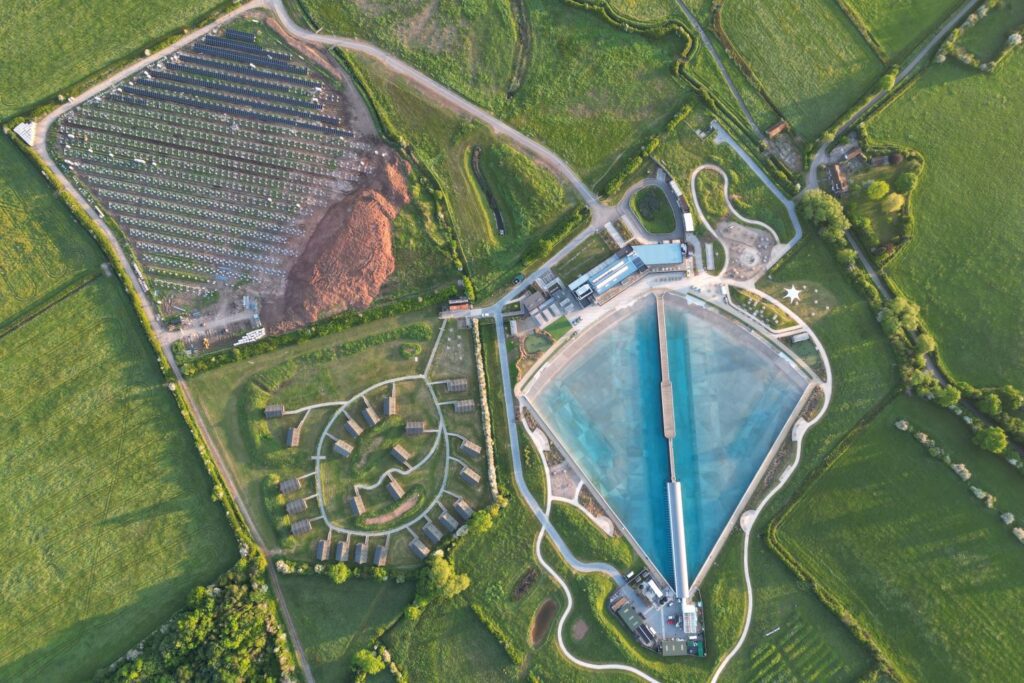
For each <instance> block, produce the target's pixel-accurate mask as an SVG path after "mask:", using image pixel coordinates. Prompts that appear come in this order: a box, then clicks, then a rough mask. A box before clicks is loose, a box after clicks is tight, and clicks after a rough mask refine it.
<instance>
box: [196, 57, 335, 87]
mask: <svg viewBox="0 0 1024 683" xmlns="http://www.w3.org/2000/svg"><path fill="white" fill-rule="evenodd" d="M181 59H182V60H184V61H186V62H188V63H190V64H199V65H200V66H208V67H212V68H215V69H224V70H226V71H236V72H238V73H242V74H250V75H253V76H259V77H260V78H270V79H274V80H277V81H281V82H284V83H294V84H295V85H305V86H308V87H310V88H314V87H316V86H318V85H320V84H319V83H317V82H316V81H311V80H309V79H308V78H298V77H296V76H289V75H288V74H279V73H272V72H269V71H263V70H262V69H257V68H256V67H253V66H246V65H242V64H225V63H224V62H218V61H215V60H213V59H205V58H203V57H197V56H195V55H186V54H183V55H181Z"/></svg>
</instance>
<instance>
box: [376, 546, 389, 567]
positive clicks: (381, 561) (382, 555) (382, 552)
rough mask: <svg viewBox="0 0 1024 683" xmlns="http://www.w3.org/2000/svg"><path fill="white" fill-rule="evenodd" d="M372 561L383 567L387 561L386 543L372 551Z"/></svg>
mask: <svg viewBox="0 0 1024 683" xmlns="http://www.w3.org/2000/svg"><path fill="white" fill-rule="evenodd" d="M373 563H374V564H375V565H377V566H378V567H383V566H384V565H386V564H387V563H388V547H387V546H386V545H379V546H377V549H376V550H374V551H373Z"/></svg>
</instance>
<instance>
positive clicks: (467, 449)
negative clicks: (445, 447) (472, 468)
mask: <svg viewBox="0 0 1024 683" xmlns="http://www.w3.org/2000/svg"><path fill="white" fill-rule="evenodd" d="M459 451H460V452H462V453H465V454H466V455H469V456H472V457H474V458H479V457H480V453H481V452H482V449H481V448H480V445H479V444H476V443H473V442H472V441H470V440H469V439H463V440H462V444H461V445H459Z"/></svg>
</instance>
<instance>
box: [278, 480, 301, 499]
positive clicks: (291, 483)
mask: <svg viewBox="0 0 1024 683" xmlns="http://www.w3.org/2000/svg"><path fill="white" fill-rule="evenodd" d="M301 488H302V482H301V481H300V480H298V479H285V480H284V481H282V482H281V483H280V484H278V485H277V490H278V491H280V492H281V493H283V494H286V495H287V494H289V493H294V492H296V491H298V490H299V489H301Z"/></svg>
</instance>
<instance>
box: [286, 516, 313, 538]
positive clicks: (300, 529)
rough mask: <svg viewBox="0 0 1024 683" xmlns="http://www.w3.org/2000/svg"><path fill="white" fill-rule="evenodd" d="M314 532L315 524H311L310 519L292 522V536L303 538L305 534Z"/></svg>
mask: <svg viewBox="0 0 1024 683" xmlns="http://www.w3.org/2000/svg"><path fill="white" fill-rule="evenodd" d="M312 530H313V523H312V522H310V521H309V520H308V519H300V520H299V521H297V522H292V526H291V532H292V536H301V535H303V534H308V533H309V532H310V531H312Z"/></svg>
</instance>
